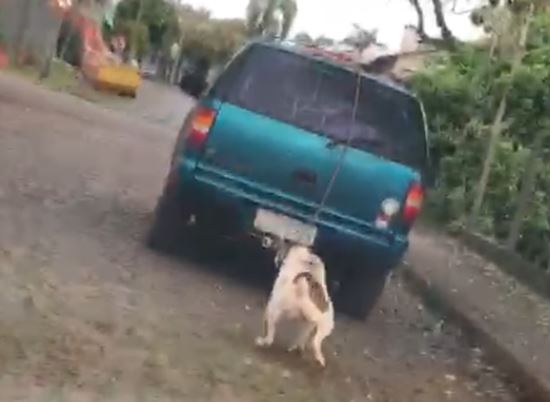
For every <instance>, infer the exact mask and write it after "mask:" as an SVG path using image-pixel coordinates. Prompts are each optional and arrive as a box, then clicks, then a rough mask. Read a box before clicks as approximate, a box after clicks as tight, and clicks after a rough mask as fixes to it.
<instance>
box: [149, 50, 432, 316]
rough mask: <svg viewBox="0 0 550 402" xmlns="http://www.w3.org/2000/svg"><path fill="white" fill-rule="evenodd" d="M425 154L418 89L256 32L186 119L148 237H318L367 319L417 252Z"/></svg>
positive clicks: (350, 307) (352, 308)
mask: <svg viewBox="0 0 550 402" xmlns="http://www.w3.org/2000/svg"><path fill="white" fill-rule="evenodd" d="M428 159H429V158H428V147H427V138H426V124H425V117H424V113H423V109H422V105H421V103H420V102H419V101H418V100H417V99H416V98H415V97H414V96H413V95H412V94H411V93H409V92H407V91H406V90H405V89H403V88H401V87H400V86H398V85H396V84H394V83H392V82H390V81H387V80H384V79H381V78H379V77H375V76H370V75H367V74H363V73H359V72H358V71H357V70H356V69H355V68H353V67H350V66H349V65H346V64H342V63H339V62H337V61H335V60H334V59H333V58H331V57H327V56H326V55H325V54H323V53H321V52H318V51H313V50H312V49H311V48H303V47H298V46H296V45H292V44H285V43H282V42H279V43H263V42H254V43H251V44H248V45H247V46H245V47H244V48H243V49H242V50H241V51H240V52H239V53H238V54H237V55H236V56H235V57H234V58H233V59H232V61H231V62H230V63H229V64H228V65H227V66H226V68H225V70H224V71H223V72H222V73H221V74H220V75H219V77H218V79H217V80H216V81H215V83H214V84H213V85H212V87H211V88H210V89H209V90H208V91H207V92H206V93H205V94H204V95H202V96H201V97H200V99H198V102H197V105H196V106H195V107H194V109H193V110H192V111H191V112H190V113H189V115H188V116H187V118H186V119H185V122H184V124H183V127H182V128H181V131H180V133H179V136H178V138H177V141H176V144H175V147H174V151H173V156H172V162H171V165H170V171H169V174H168V176H167V179H166V183H165V186H164V191H163V194H162V196H161V197H160V199H159V202H158V205H157V209H156V219H155V222H154V225H153V227H152V229H151V232H150V236H149V241H150V244H151V245H152V246H154V247H155V248H159V249H168V248H171V247H177V246H178V245H179V244H181V242H183V241H184V237H183V236H182V233H184V232H183V230H184V229H186V227H188V226H189V225H190V224H195V225H196V226H197V228H204V229H208V231H209V232H210V231H212V232H215V233H217V234H220V235H223V236H229V237H232V238H234V239H235V238H237V239H238V238H243V239H244V238H249V239H261V242H262V243H263V245H264V246H266V245H269V244H270V243H271V241H270V240H273V239H276V238H284V239H287V240H291V241H294V242H298V243H301V244H306V245H310V246H312V247H313V248H314V249H315V250H316V252H317V253H318V254H319V255H321V256H322V257H323V259H324V260H325V262H326V264H327V268H328V272H329V277H330V278H332V279H334V281H333V282H334V283H335V284H336V285H335V286H334V287H333V290H332V291H333V298H334V299H335V303H336V306H337V308H340V310H342V311H344V312H347V313H349V314H351V315H353V316H355V317H366V316H367V315H368V313H369V311H370V310H371V308H372V307H373V305H374V303H375V302H376V300H377V299H378V297H379V296H380V294H381V293H382V290H383V288H384V284H385V282H386V281H385V279H386V277H387V275H388V273H389V272H390V271H391V269H392V268H394V267H395V266H396V265H398V264H399V262H400V260H401V258H402V257H403V254H404V253H405V252H406V250H407V247H408V233H409V231H410V229H411V227H412V225H413V223H414V221H415V218H416V217H417V216H418V214H419V212H420V208H421V206H422V200H423V196H424V189H425V185H424V184H425V181H424V180H423V178H425V177H427V176H428ZM185 233H188V231H186V232H185ZM259 245H260V241H258V246H259Z"/></svg>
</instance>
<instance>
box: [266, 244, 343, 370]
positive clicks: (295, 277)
mask: <svg viewBox="0 0 550 402" xmlns="http://www.w3.org/2000/svg"><path fill="white" fill-rule="evenodd" d="M279 257H280V256H279V255H278V257H277V258H276V262H277V259H278V258H279ZM325 276H326V275H325V265H324V264H323V261H322V260H321V258H319V257H318V256H317V255H315V254H314V253H313V252H311V251H310V249H309V248H307V247H303V246H297V245H295V246H291V247H290V248H289V250H288V253H287V254H286V256H285V257H284V260H283V262H282V264H281V267H280V270H279V275H278V276H277V279H276V280H275V284H274V285H273V290H272V291H271V296H270V298H269V302H268V304H267V308H266V311H265V316H264V336H262V337H258V338H257V339H256V344H257V345H258V346H270V345H271V344H272V343H273V340H274V338H275V330H276V326H277V323H278V322H279V320H281V319H283V318H289V319H301V320H303V321H305V324H304V327H303V328H302V329H301V332H300V334H299V336H298V338H297V339H296V342H295V344H294V345H293V346H292V347H291V348H290V349H289V351H293V350H296V349H299V350H300V351H304V350H305V348H306V345H307V343H308V342H311V343H310V344H311V347H312V349H313V354H314V356H315V359H316V360H317V361H318V362H319V364H320V365H321V366H323V367H324V366H325V357H324V356H323V352H322V350H321V346H322V343H323V341H324V340H325V338H326V337H327V336H329V335H330V333H331V332H332V330H333V329H334V309H333V306H332V302H331V300H330V296H329V294H328V290H327V286H326V279H325Z"/></svg>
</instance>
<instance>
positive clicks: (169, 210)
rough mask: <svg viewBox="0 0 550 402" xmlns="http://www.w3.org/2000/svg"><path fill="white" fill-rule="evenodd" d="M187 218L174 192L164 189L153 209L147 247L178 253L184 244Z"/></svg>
mask: <svg viewBox="0 0 550 402" xmlns="http://www.w3.org/2000/svg"><path fill="white" fill-rule="evenodd" d="M188 218H189V214H188V213H186V212H184V208H183V205H182V203H181V202H180V200H179V197H178V196H177V194H176V192H175V191H169V190H168V189H166V188H165V189H164V192H163V194H162V195H161V197H160V198H159V200H158V202H157V206H156V208H155V218H154V222H153V225H152V227H151V229H150V230H149V234H148V237H147V245H148V246H149V247H150V248H152V249H154V250H158V251H164V252H175V251H178V250H179V249H181V247H182V245H183V243H184V242H185V235H186V226H187V222H188Z"/></svg>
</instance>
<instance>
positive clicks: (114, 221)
mask: <svg viewBox="0 0 550 402" xmlns="http://www.w3.org/2000/svg"><path fill="white" fill-rule="evenodd" d="M146 94H147V99H145V98H141V99H138V101H137V103H135V104H132V106H129V107H124V106H117V107H115V109H116V110H107V109H104V108H101V107H98V106H96V105H92V104H89V103H85V102H83V101H80V100H79V99H76V98H73V97H69V96H65V95H60V94H54V93H51V92H47V91H45V90H43V89H40V88H37V87H35V86H32V85H31V84H28V83H26V82H22V81H18V80H16V79H14V78H12V77H10V76H6V75H2V74H0V400H2V401H4V400H5V401H14V400H21V401H54V400H55V401H71V402H73V401H75V402H79V401H153V400H154V401H171V400H174V401H176V400H177V401H194V402H197V401H216V402H217V401H220V402H232V401H235V402H236V401H240V402H246V401H250V402H256V401H275V400H285V401H316V402H321V401H330V402H336V401H392V402H401V401H403V402H404V401H408V402H414V401H422V402H441V401H447V400H451V401H461V402H471V401H472V402H473V401H504V402H507V401H516V400H517V398H516V397H515V396H514V393H513V391H512V390H511V388H510V387H508V386H506V385H505V383H504V382H503V381H502V380H501V379H499V375H498V373H496V372H495V370H494V369H492V368H491V367H487V366H486V365H484V364H483V363H482V362H481V354H482V353H481V352H480V351H479V350H478V349H475V348H470V347H468V346H467V345H466V344H465V343H464V342H463V341H462V340H461V338H460V334H459V333H457V331H456V330H454V329H453V328H450V327H447V326H446V325H445V322H444V321H442V320H440V319H439V318H437V317H433V316H431V315H430V314H428V313H427V312H426V311H425V310H424V309H423V308H422V306H421V304H420V302H419V300H418V299H417V298H416V297H415V296H413V295H411V294H410V293H408V291H407V290H406V289H404V288H403V286H402V284H401V282H400V280H399V279H398V278H394V279H392V281H391V282H390V284H389V286H388V289H387V291H386V292H385V294H384V297H383V300H382V301H381V303H380V305H379V307H378V309H377V311H376V312H375V313H374V314H373V316H372V317H371V318H370V319H369V320H368V322H367V323H356V322H351V321H349V320H347V319H345V318H339V320H338V323H337V328H336V331H335V333H334V335H333V336H332V338H331V339H330V341H329V342H328V344H327V347H326V351H327V355H328V365H329V368H328V369H327V370H325V371H320V370H318V369H317V368H316V367H315V365H314V364H313V363H312V362H310V361H308V360H306V361H304V360H302V359H300V358H298V357H296V356H288V355H287V354H286V353H284V352H283V349H284V342H285V339H284V338H283V339H282V340H281V341H280V342H279V345H280V346H279V347H278V348H276V349H275V350H273V351H265V352H263V351H258V350H257V349H256V348H255V347H254V346H253V339H254V337H255V335H256V334H257V331H258V329H259V327H260V317H261V308H262V305H263V303H265V301H266V296H267V290H268V288H269V279H268V278H269V276H270V275H269V272H270V271H269V264H268V263H267V262H265V261H263V260H262V259H261V258H253V257H251V256H246V255H240V254H238V253H235V255H232V256H231V257H229V256H223V257H218V258H215V257H211V258H206V257H204V256H203V257H193V258H191V257H187V258H181V259H174V258H169V257H166V256H161V255H156V254H154V253H153V252H151V251H150V250H148V249H147V248H146V247H145V246H144V245H143V239H144V236H145V233H146V231H147V229H148V226H149V224H150V221H151V215H152V210H153V207H154V203H155V199H156V197H157V195H158V193H159V191H160V189H161V184H162V180H163V176H164V174H165V172H166V167H167V163H168V157H169V153H170V148H171V145H172V142H173V140H174V136H175V130H174V127H177V125H178V124H179V121H180V120H182V119H183V116H184V114H185V111H186V110H187V109H188V108H189V105H190V101H189V100H187V99H186V98H184V97H183V96H182V95H180V94H179V93H178V92H177V91H175V90H172V89H169V88H164V87H162V88H161V87H155V86H153V85H150V84H147V87H146ZM142 95H143V94H142ZM142 95H140V96H142Z"/></svg>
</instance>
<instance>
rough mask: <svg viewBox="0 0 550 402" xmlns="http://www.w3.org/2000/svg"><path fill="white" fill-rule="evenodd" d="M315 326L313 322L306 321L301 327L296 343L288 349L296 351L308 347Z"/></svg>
mask: <svg viewBox="0 0 550 402" xmlns="http://www.w3.org/2000/svg"><path fill="white" fill-rule="evenodd" d="M314 328H315V325H314V324H312V323H311V322H306V323H304V324H303V326H302V327H301V328H300V332H299V333H298V336H297V337H296V340H295V341H294V344H293V345H292V346H291V347H290V348H289V349H288V351H289V352H294V351H295V350H299V351H300V352H303V351H304V350H305V349H306V344H307V342H308V341H309V339H310V338H311V335H312V332H313V329H314Z"/></svg>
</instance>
